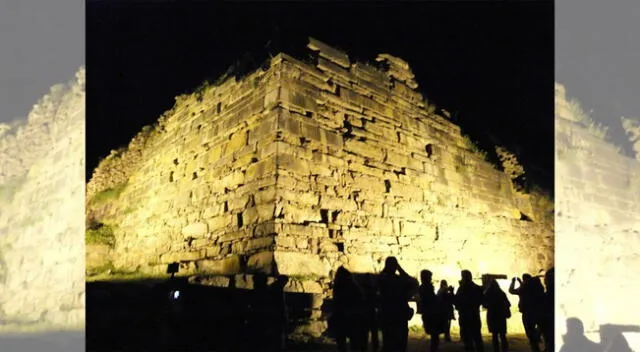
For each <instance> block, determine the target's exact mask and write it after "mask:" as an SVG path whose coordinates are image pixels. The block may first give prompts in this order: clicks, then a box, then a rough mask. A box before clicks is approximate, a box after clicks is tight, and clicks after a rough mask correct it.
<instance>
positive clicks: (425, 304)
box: [418, 270, 444, 352]
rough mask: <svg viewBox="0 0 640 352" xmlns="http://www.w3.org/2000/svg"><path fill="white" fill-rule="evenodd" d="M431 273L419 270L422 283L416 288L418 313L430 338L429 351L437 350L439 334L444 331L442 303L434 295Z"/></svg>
mask: <svg viewBox="0 0 640 352" xmlns="http://www.w3.org/2000/svg"><path fill="white" fill-rule="evenodd" d="M432 277H433V274H432V273H431V271H429V270H422V271H421V272H420V280H421V281H422V284H421V285H420V287H419V288H418V296H419V301H418V314H420V315H421V317H422V326H423V327H424V331H425V332H426V333H427V335H429V338H430V340H431V349H430V350H431V351H432V352H435V351H438V346H439V345H440V334H441V333H442V332H443V331H444V315H443V314H442V304H441V303H440V300H439V299H438V296H436V293H435V288H434V287H433V283H432V282H431V280H432Z"/></svg>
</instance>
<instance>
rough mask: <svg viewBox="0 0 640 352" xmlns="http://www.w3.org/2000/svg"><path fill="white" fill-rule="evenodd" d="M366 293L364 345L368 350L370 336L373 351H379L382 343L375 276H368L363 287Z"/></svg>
mask: <svg viewBox="0 0 640 352" xmlns="http://www.w3.org/2000/svg"><path fill="white" fill-rule="evenodd" d="M362 289H363V291H364V319H365V320H364V326H365V330H366V331H365V334H364V339H365V341H364V344H365V347H366V348H368V347H369V346H368V344H369V335H371V347H372V349H373V351H376V352H377V351H378V349H379V347H380V341H379V338H378V304H379V302H378V295H377V292H376V282H375V275H373V274H366V276H365V279H364V283H363V285H362Z"/></svg>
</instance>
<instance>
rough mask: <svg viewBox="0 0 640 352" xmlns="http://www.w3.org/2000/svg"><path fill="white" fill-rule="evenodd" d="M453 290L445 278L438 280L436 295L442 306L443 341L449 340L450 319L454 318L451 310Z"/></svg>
mask: <svg viewBox="0 0 640 352" xmlns="http://www.w3.org/2000/svg"><path fill="white" fill-rule="evenodd" d="M453 292H454V291H453V286H448V284H447V281H446V280H442V281H440V288H439V289H438V293H437V294H436V295H437V296H438V298H439V302H440V305H441V306H442V314H443V319H444V325H443V329H444V331H443V333H444V341H445V342H451V321H452V320H455V319H456V318H455V315H454V312H453V310H454V309H453Z"/></svg>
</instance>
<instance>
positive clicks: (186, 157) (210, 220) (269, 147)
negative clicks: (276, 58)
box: [87, 71, 277, 275]
mask: <svg viewBox="0 0 640 352" xmlns="http://www.w3.org/2000/svg"><path fill="white" fill-rule="evenodd" d="M276 74H277V71H271V72H262V71H259V72H256V73H254V74H252V75H250V76H249V77H246V78H245V79H244V80H243V81H240V82H236V81H235V79H231V80H228V81H227V82H226V83H224V84H223V85H221V86H218V87H215V88H210V89H208V90H204V91H203V92H201V94H194V95H191V96H187V97H179V98H178V102H177V103H176V106H175V108H174V109H173V110H171V111H169V112H167V113H166V114H165V115H164V116H163V117H162V118H161V119H160V120H159V121H158V124H157V125H156V126H154V127H153V128H149V129H146V130H145V131H144V132H145V133H144V134H142V133H141V134H139V135H138V136H137V137H136V139H134V140H133V141H132V143H131V145H130V146H129V147H128V148H127V149H126V150H125V151H123V152H121V153H117V154H115V155H114V154H112V156H111V157H109V158H107V159H105V161H104V162H102V163H101V165H100V166H99V167H98V169H97V170H96V171H95V174H94V175H96V176H95V177H94V178H92V180H91V182H89V184H88V185H87V189H88V195H87V196H88V217H89V218H90V219H91V220H92V221H94V222H97V223H104V224H106V226H110V227H112V228H113V232H114V236H115V246H114V248H113V249H112V252H111V253H112V260H111V261H112V262H111V264H112V269H113V271H119V272H142V273H145V274H149V275H163V274H164V273H165V271H166V269H167V264H169V263H172V262H179V263H181V269H180V275H191V274H195V273H201V274H202V273H210V274H233V273H237V272H240V271H242V270H244V268H247V266H249V267H250V268H256V269H260V270H267V271H269V272H271V271H272V268H271V267H269V266H268V265H271V264H272V260H268V261H267V262H266V263H265V260H264V259H262V257H263V256H264V254H261V252H264V251H268V252H270V251H271V248H272V246H273V244H274V234H275V229H274V223H273V212H274V208H275V182H276V178H275V172H276V168H275V165H276V141H275V137H276V133H275V131H276V124H277V112H276V111H274V110H273V108H274V107H275V106H276V105H275V103H274V99H275V98H274V97H273V92H272V90H273V89H272V88H271V86H272V83H271V82H272V81H274V80H276V79H277V78H276V76H275V75H276ZM112 165H117V166H118V167H115V168H111V166H112ZM131 165H134V166H133V167H132V166H131ZM111 170H114V171H113V173H112V172H111ZM113 189H119V191H118V193H117V194H116V195H115V197H114V198H111V199H108V200H101V201H98V200H97V199H100V197H103V196H104V195H105V194H106V193H105V192H107V191H109V190H113ZM103 247H104V246H102V248H103ZM92 248H96V249H98V248H100V246H99V245H96V246H95V247H92ZM91 252H92V251H89V253H88V255H91ZM254 254H257V256H256V257H251V256H252V255H254ZM101 264H103V263H101ZM265 265H266V267H265Z"/></svg>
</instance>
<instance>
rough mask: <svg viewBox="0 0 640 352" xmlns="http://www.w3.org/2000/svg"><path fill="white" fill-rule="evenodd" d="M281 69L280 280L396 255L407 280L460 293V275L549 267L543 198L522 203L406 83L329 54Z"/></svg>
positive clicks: (284, 62)
mask: <svg viewBox="0 0 640 352" xmlns="http://www.w3.org/2000/svg"><path fill="white" fill-rule="evenodd" d="M334 55H335V54H334ZM325 56H327V57H328V55H325ZM381 57H383V59H384V60H389V59H388V58H389V57H390V56H388V55H387V56H382V55H381ZM341 60H342V61H341V62H342V63H344V60H346V59H345V58H344V56H342V57H341ZM394 60H396V61H397V60H399V59H396V58H394ZM336 61H339V60H336ZM389 61H390V60H389ZM277 62H279V64H280V65H281V67H282V69H283V71H284V73H283V79H282V80H281V86H280V99H281V104H282V108H283V110H282V111H281V113H280V115H279V117H278V143H279V144H278V163H277V167H278V181H277V188H278V200H279V203H278V204H279V205H278V207H277V213H276V214H275V215H276V219H277V221H278V222H280V223H281V227H280V228H279V229H280V230H279V231H278V232H277V233H278V236H277V238H276V251H275V258H276V262H277V266H278V269H279V271H280V272H284V273H287V274H294V275H308V274H311V273H313V274H315V275H318V276H328V275H330V274H332V272H333V271H334V270H335V269H337V267H338V266H340V265H346V266H347V267H348V268H350V269H352V270H354V271H357V272H377V271H379V270H380V269H381V267H382V265H383V263H384V259H385V258H386V257H387V256H389V255H395V256H397V257H398V258H399V259H400V260H401V263H402V264H403V265H404V267H405V268H406V269H407V270H408V271H409V272H410V273H411V274H412V275H416V276H417V275H418V273H419V271H420V270H421V269H424V268H429V269H431V270H432V271H434V273H436V275H437V277H438V278H446V279H448V280H449V281H450V282H457V279H458V276H459V271H460V270H461V269H462V268H469V269H470V270H472V271H474V273H476V274H478V275H480V274H481V273H486V272H504V273H508V274H510V275H516V274H519V273H522V272H533V273H538V272H539V271H540V270H544V269H546V268H548V267H549V266H550V265H552V263H553V218H552V216H549V215H548V214H544V211H542V210H541V209H539V206H538V204H537V203H536V202H537V201H538V200H539V199H540V197H539V196H537V195H525V194H520V193H517V192H515V190H514V187H513V185H512V184H511V181H510V180H509V177H508V175H506V174H505V173H503V172H502V171H499V170H497V169H496V168H494V167H493V166H492V165H490V164H489V163H488V162H486V161H485V160H484V159H483V158H482V157H481V156H480V155H479V154H478V153H474V152H472V151H471V150H469V149H468V148H466V144H465V142H464V140H463V137H462V135H461V134H460V129H459V127H458V126H455V125H454V124H452V123H451V122H449V121H447V120H445V119H444V118H443V117H441V116H438V115H436V114H434V113H433V112H429V110H428V108H427V107H426V106H425V104H424V100H423V99H422V97H421V96H420V95H419V94H418V93H417V92H416V91H415V90H413V89H412V88H410V87H409V85H407V83H406V82H402V81H398V79H396V78H395V76H393V74H391V73H389V72H387V73H385V72H382V71H380V70H377V69H374V68H372V67H371V66H367V65H363V64H359V63H356V64H354V65H352V66H350V69H346V68H344V67H340V66H339V64H340V63H337V62H336V63H331V62H328V61H327V60H325V59H323V55H322V52H321V55H320V57H319V59H318V63H317V65H316V67H313V66H311V65H310V64H308V63H303V62H301V61H298V60H296V59H294V58H291V57H289V56H286V55H281V56H280V58H279V59H278V60H277ZM393 64H394V62H392V65H393ZM403 69H404V68H396V71H395V72H398V71H400V70H403ZM404 70H405V72H406V70H407V69H404ZM392 73H393V72H392ZM404 75H405V76H410V75H409V73H405V74H404ZM409 84H411V85H414V86H415V83H413V84H412V83H409ZM549 210H552V208H550V209H547V213H548V212H549ZM523 214H525V215H526V216H527V217H529V218H530V219H532V220H533V221H522V220H520V219H521V217H522V215H523Z"/></svg>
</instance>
